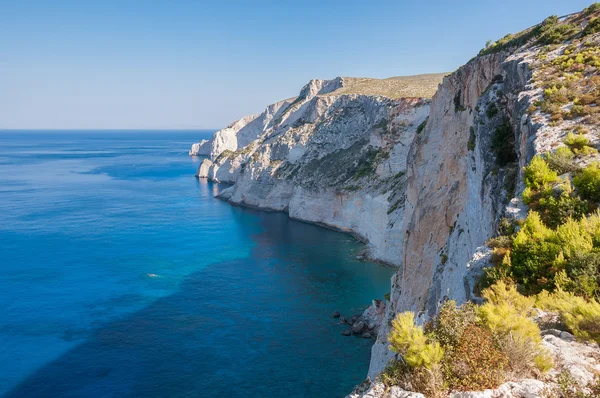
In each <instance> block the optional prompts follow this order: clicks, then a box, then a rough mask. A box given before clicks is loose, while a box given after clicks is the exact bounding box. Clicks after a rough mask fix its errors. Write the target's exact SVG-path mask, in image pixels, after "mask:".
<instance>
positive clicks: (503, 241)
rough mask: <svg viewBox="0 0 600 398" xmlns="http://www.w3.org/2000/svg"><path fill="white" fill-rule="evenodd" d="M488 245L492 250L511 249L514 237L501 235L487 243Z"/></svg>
mask: <svg viewBox="0 0 600 398" xmlns="http://www.w3.org/2000/svg"><path fill="white" fill-rule="evenodd" d="M486 244H487V245H488V247H491V248H492V249H496V248H503V249H510V247H511V246H512V237H510V236H506V235H500V236H498V237H496V238H491V239H489V240H488V241H487V242H486Z"/></svg>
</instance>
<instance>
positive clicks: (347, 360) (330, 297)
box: [6, 210, 391, 398]
mask: <svg viewBox="0 0 600 398" xmlns="http://www.w3.org/2000/svg"><path fill="white" fill-rule="evenodd" d="M248 211H251V210H243V211H235V212H234V216H235V217H243V213H244V212H248ZM252 212H253V213H254V214H255V215H256V216H257V217H258V218H259V219H260V222H261V226H262V230H263V231H262V232H261V233H259V234H255V235H253V236H252V239H253V240H254V241H255V243H256V246H255V247H254V249H253V251H252V253H251V255H250V256H249V257H246V258H242V259H237V260H232V261H225V262H221V263H215V264H213V265H211V266H209V267H207V268H205V269H203V270H201V271H199V272H197V273H195V274H192V275H190V276H189V277H187V278H186V280H185V281H184V282H183V283H182V285H181V288H180V290H179V291H178V292H177V293H175V294H172V295H170V296H167V297H164V298H161V299H158V300H157V301H155V302H154V303H152V304H151V305H150V306H148V307H146V308H144V309H142V310H140V311H138V312H135V313H133V314H130V315H128V316H126V317H125V318H122V319H120V320H117V321H113V322H111V323H109V324H106V325H104V326H103V327H101V328H99V329H97V330H95V331H94V332H92V333H91V335H90V336H89V337H88V339H87V340H86V341H85V342H83V343H82V344H80V345H78V346H77V347H75V348H74V349H72V350H71V351H69V352H67V353H66V354H64V355H63V356H62V357H60V358H58V359H57V360H55V361H54V362H52V363H49V364H48V365H46V366H45V367H43V368H41V369H39V370H38V371H36V372H35V373H34V374H32V375H30V376H29V377H28V378H26V379H25V380H24V381H22V382H21V383H20V384H19V385H18V386H16V387H15V388H14V389H13V390H12V391H10V392H9V393H8V394H7V395H6V396H7V397H11V398H12V397H15V398H16V397H19V398H23V397H92V396H94V397H109V396H118V397H121V396H135V397H167V396H168V397H198V396H203V397H222V396H227V397H237V396H240V397H241V396H244V397H279V396H286V397H306V396H311V397H321V396H322V397H336V396H343V395H345V394H346V393H348V392H349V391H350V389H351V388H352V387H353V386H354V385H355V384H358V383H359V382H360V381H361V379H362V378H363V377H364V375H365V374H366V371H367V368H368V361H369V355H370V346H371V341H370V340H366V339H358V338H347V337H343V336H341V334H340V331H341V330H342V326H340V325H337V324H336V322H335V321H334V320H333V319H332V318H331V312H332V311H333V310H335V309H339V310H341V311H342V312H343V313H345V314H348V313H350V312H357V311H358V310H359V309H360V306H362V305H365V304H368V303H369V302H370V300H371V299H372V298H374V297H377V296H381V295H382V294H383V293H385V291H381V290H382V287H383V286H386V285H388V284H389V277H390V276H391V270H389V269H384V268H381V267H378V266H376V265H373V264H369V263H362V262H358V261H356V260H354V257H353V254H352V252H353V251H355V250H357V249H358V247H359V246H358V245H357V244H356V242H355V241H353V239H352V238H350V237H348V236H346V235H343V234H340V233H337V232H333V231H329V230H325V229H323V228H318V227H315V226H312V225H308V224H304V223H301V222H296V221H292V220H289V219H288V218H287V215H285V214H278V213H264V212H257V211H252ZM242 224H243V223H242ZM247 228H248V229H249V230H250V226H249V227H247ZM252 231H253V232H254V231H255V229H252ZM249 233H250V232H249ZM201 244H202V242H199V245H201ZM384 289H385V288H384Z"/></svg>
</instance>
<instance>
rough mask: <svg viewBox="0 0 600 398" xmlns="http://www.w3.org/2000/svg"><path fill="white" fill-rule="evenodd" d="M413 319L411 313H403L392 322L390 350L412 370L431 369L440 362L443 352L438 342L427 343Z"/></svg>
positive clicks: (422, 332) (427, 340)
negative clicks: (400, 356)
mask: <svg viewBox="0 0 600 398" xmlns="http://www.w3.org/2000/svg"><path fill="white" fill-rule="evenodd" d="M414 317H415V315H414V314H413V313H412V312H403V313H401V314H398V315H397V316H396V318H395V319H394V320H393V321H392V330H391V331H390V334H389V336H388V340H389V342H390V350H392V351H394V352H397V353H399V354H400V355H402V358H403V359H404V361H406V363H407V364H408V366H410V367H412V368H418V367H424V368H426V369H432V368H433V367H434V366H436V365H438V364H439V363H440V362H441V360H442V357H443V356H444V350H443V349H442V347H441V346H440V344H439V343H438V342H435V341H433V342H431V341H429V339H428V338H427V336H426V335H425V332H424V330H423V328H422V327H419V326H416V325H415V322H414V321H415V320H414Z"/></svg>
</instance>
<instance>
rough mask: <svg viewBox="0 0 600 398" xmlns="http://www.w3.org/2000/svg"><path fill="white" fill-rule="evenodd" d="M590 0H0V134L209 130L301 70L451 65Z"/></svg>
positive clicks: (305, 76) (313, 74) (320, 74)
mask: <svg viewBox="0 0 600 398" xmlns="http://www.w3.org/2000/svg"><path fill="white" fill-rule="evenodd" d="M591 2H592V0H527V1H523V0H518V1H517V0H503V1H498V0H494V1H491V0H462V1H444V0H421V1H408V0H391V1H377V0H372V1H366V0H365V1H353V0H344V1H337V0H334V1H327V0H321V1H313V0H303V1H287V0H279V1H250V0H249V1H243V2H242V1H239V2H238V1H227V0H220V1H191V0H189V1H167V0H164V1H153V0H145V1H140V0H137V1H129V0H118V1H116V0H98V1H92V0H77V1H75V0H74V1H64V0H52V1H50V0H39V1H29V0H12V1H7V0H0V10H1V11H0V129H2V128H4V129H11V128H56V129H60V128H99V129H101V128H219V127H223V126H224V125H225V124H228V123H229V122H231V121H233V120H234V119H237V118H239V117H241V116H243V115H245V114H248V113H255V112H259V111H261V110H262V109H263V107H264V106H265V105H267V104H269V103H272V102H274V101H276V100H279V99H283V98H288V97H291V96H294V95H296V94H297V92H298V91H299V90H300V88H301V87H302V85H304V84H305V83H306V82H307V81H308V80H310V79H311V78H333V77H335V76H363V77H389V76H400V75H411V74H419V73H429V72H445V71H452V70H454V69H456V68H457V67H458V66H460V65H461V64H463V63H465V62H466V61H468V60H469V59H470V58H471V57H472V56H473V55H475V54H476V53H477V51H478V50H479V49H480V48H481V47H482V46H483V45H484V44H485V42H486V40H488V39H497V38H499V37H501V36H503V35H505V34H506V33H509V32H515V31H519V30H522V29H524V28H527V27H529V26H531V25H533V24H535V23H538V22H540V21H541V20H543V19H544V18H545V17H547V16H548V15H551V14H558V15H562V14H566V13H570V12H574V11H578V10H580V9H582V8H584V7H586V6H588V5H589V4H591Z"/></svg>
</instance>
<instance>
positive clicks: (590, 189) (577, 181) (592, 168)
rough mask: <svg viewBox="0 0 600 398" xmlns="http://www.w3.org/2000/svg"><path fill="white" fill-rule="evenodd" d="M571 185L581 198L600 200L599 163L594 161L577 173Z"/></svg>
mask: <svg viewBox="0 0 600 398" xmlns="http://www.w3.org/2000/svg"><path fill="white" fill-rule="evenodd" d="M573 185H575V187H576V188H577V189H578V191H579V194H580V195H581V197H582V198H584V199H589V200H591V201H594V202H600V163H597V162H594V163H592V164H590V165H589V166H587V167H586V168H584V169H583V170H581V171H580V172H579V173H577V174H576V175H575V177H574V178H573Z"/></svg>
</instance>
